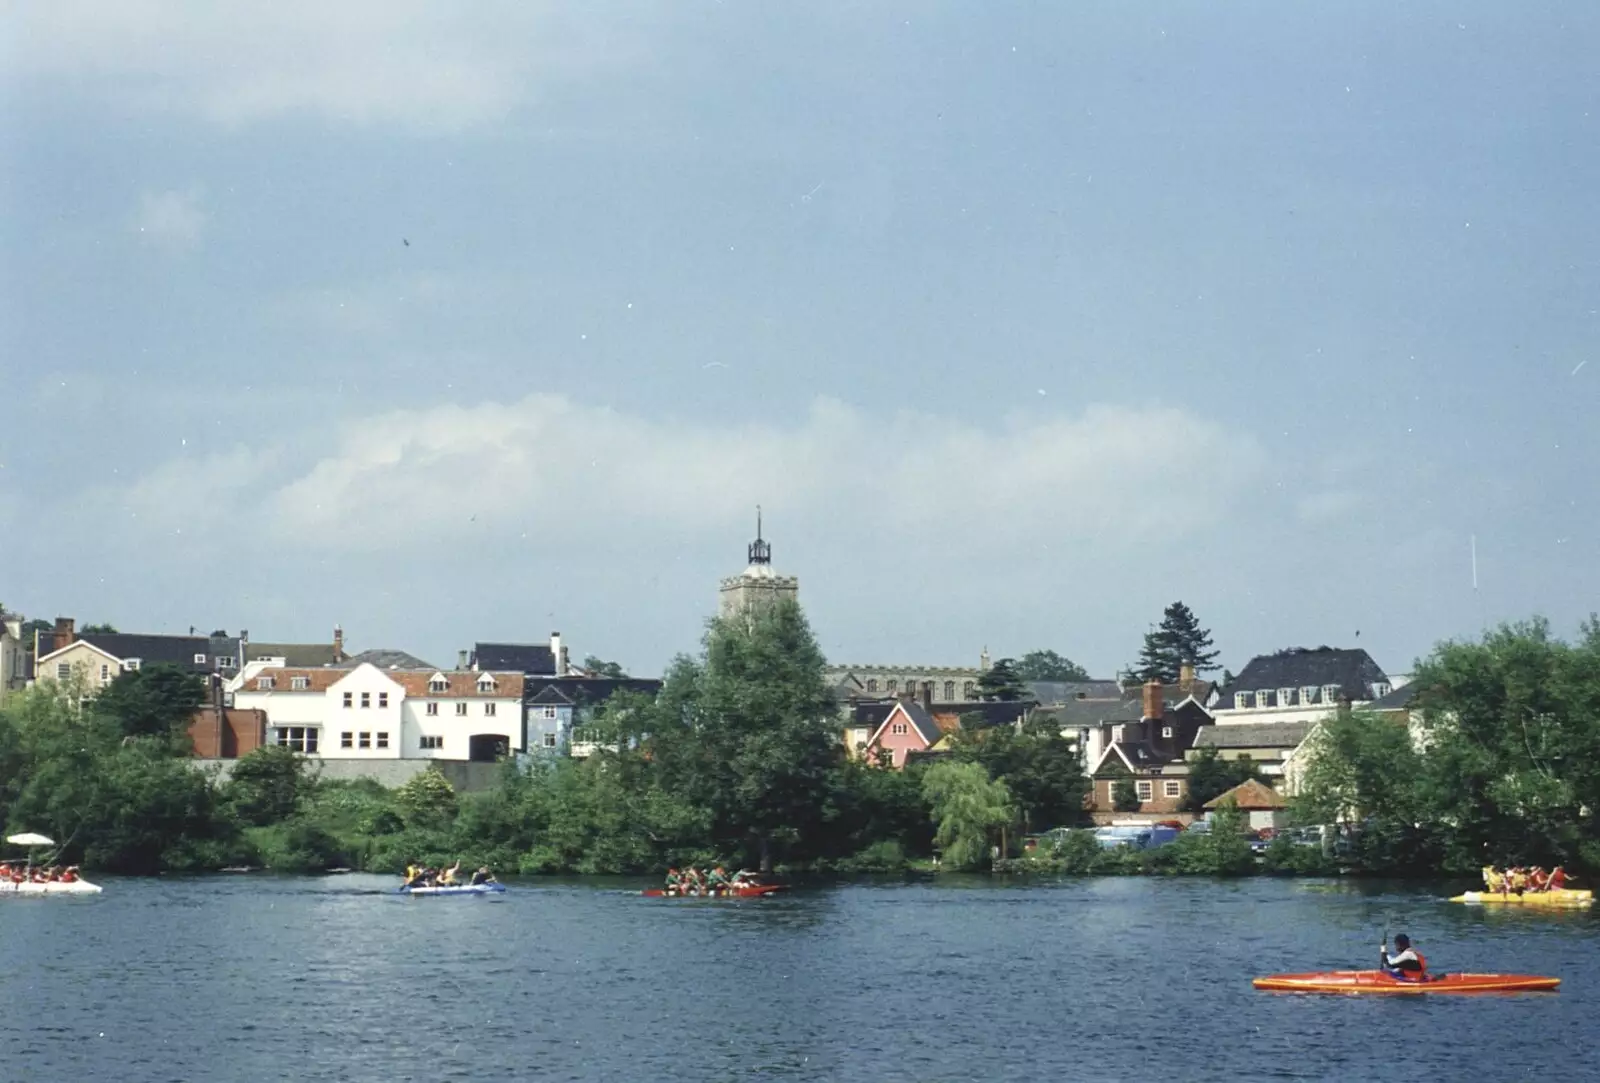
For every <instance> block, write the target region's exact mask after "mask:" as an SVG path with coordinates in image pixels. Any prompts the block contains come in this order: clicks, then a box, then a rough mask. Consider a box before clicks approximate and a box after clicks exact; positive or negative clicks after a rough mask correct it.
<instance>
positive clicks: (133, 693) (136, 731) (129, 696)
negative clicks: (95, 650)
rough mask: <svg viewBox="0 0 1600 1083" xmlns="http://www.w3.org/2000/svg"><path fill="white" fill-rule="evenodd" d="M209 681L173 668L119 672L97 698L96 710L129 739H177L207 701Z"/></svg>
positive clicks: (162, 666)
mask: <svg viewBox="0 0 1600 1083" xmlns="http://www.w3.org/2000/svg"><path fill="white" fill-rule="evenodd" d="M205 698H206V686H205V682H204V681H203V680H201V679H200V678H199V677H198V676H197V675H195V674H193V673H185V672H184V671H183V670H181V669H179V668H178V667H177V666H173V665H166V664H162V665H153V666H145V667H142V668H140V669H135V670H129V671H126V672H123V673H119V674H117V676H116V679H115V680H113V681H112V682H111V683H110V684H108V685H106V687H105V688H104V689H102V690H101V692H100V694H99V695H98V696H96V697H95V699H94V710H95V711H96V712H97V713H99V714H101V715H104V716H105V717H107V718H110V719H113V720H114V721H115V722H116V723H117V725H118V726H119V727H120V728H121V730H122V732H123V733H124V734H125V735H127V736H129V737H177V736H179V735H180V734H182V733H183V732H184V731H185V730H186V729H187V728H188V726H189V723H190V721H191V720H192V719H193V718H194V712H195V710H196V709H197V708H199V706H200V704H201V703H203V702H205Z"/></svg>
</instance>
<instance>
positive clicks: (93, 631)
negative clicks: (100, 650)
mask: <svg viewBox="0 0 1600 1083" xmlns="http://www.w3.org/2000/svg"><path fill="white" fill-rule="evenodd" d="M79 634H80V635H86V636H87V635H111V636H114V635H116V634H117V630H116V629H115V628H113V627H112V626H111V625H109V624H85V625H84V626H83V628H82V629H81V630H80V631H79Z"/></svg>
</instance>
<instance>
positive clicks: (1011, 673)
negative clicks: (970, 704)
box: [978, 658, 1028, 702]
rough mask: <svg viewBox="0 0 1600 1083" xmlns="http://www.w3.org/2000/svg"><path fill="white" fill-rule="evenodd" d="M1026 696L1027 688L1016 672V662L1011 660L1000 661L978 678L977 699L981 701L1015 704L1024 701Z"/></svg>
mask: <svg viewBox="0 0 1600 1083" xmlns="http://www.w3.org/2000/svg"><path fill="white" fill-rule="evenodd" d="M1027 695H1028V689H1027V686H1026V685H1024V684H1023V683H1022V675H1021V674H1020V673H1018V672H1017V662H1016V660H1015V659H1013V658H1002V659H1000V660H999V661H998V662H996V663H995V664H994V665H992V666H990V667H989V668H988V669H986V670H984V671H983V674H982V676H980V677H979V678H978V698H979V699H981V700H987V701H989V702H994V701H996V700H1000V701H1004V702H1015V701H1017V700H1021V699H1026V698H1027Z"/></svg>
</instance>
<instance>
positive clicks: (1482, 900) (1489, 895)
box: [1450, 887, 1594, 906]
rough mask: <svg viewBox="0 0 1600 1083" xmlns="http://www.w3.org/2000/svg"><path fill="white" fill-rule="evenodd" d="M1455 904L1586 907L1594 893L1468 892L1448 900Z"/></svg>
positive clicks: (1584, 890) (1575, 890)
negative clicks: (1519, 893)
mask: <svg viewBox="0 0 1600 1083" xmlns="http://www.w3.org/2000/svg"><path fill="white" fill-rule="evenodd" d="M1450 901H1451V902H1457V903H1476V904H1480V905H1483V906H1588V905H1589V904H1590V903H1592V902H1594V892H1593V891H1590V890H1589V889H1588V888H1581V889H1579V888H1570V887H1567V888H1562V889H1561V890H1559V891H1525V892H1523V893H1522V894H1521V895H1518V894H1516V893H1515V892H1509V893H1506V894H1503V895H1502V894H1501V893H1500V892H1498V891H1468V892H1466V893H1465V894H1461V895H1457V896H1455V897H1454V898H1452V899H1451V900H1450Z"/></svg>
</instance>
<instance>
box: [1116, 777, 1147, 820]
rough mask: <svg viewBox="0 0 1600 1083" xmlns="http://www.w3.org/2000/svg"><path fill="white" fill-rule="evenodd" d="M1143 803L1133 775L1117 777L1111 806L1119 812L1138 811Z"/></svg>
mask: <svg viewBox="0 0 1600 1083" xmlns="http://www.w3.org/2000/svg"><path fill="white" fill-rule="evenodd" d="M1142 804H1144V802H1142V801H1140V800H1139V787H1137V786H1135V785H1134V784H1133V778H1132V776H1124V777H1123V778H1119V779H1117V781H1116V783H1115V784H1114V785H1113V786H1112V787H1111V807H1112V808H1114V809H1116V810H1117V811H1118V812H1138V811H1139V807H1140V806H1141V805H1142Z"/></svg>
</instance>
